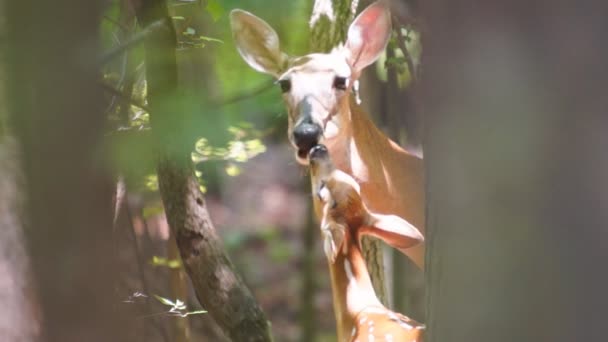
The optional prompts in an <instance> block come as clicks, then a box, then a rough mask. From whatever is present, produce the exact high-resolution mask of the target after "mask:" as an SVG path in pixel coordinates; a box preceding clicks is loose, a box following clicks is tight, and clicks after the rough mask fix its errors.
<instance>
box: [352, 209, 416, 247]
mask: <svg viewBox="0 0 608 342" xmlns="http://www.w3.org/2000/svg"><path fill="white" fill-rule="evenodd" d="M361 233H362V234H368V235H371V236H374V237H377V238H379V239H381V240H382V241H384V242H386V243H387V244H389V245H390V246H391V247H393V248H396V249H398V250H400V251H401V252H404V251H405V250H406V249H407V248H410V247H413V246H415V245H417V244H419V243H420V242H422V241H424V237H423V236H422V233H420V231H419V230H418V229H416V227H414V226H413V225H412V224H410V223H409V222H407V221H406V220H404V219H402V218H401V217H399V216H395V215H380V214H372V213H370V214H369V217H368V224H367V225H366V226H365V227H363V228H362V231H361Z"/></svg>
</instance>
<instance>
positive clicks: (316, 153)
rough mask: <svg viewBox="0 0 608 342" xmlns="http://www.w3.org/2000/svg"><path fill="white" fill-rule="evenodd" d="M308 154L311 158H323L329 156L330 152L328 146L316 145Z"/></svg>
mask: <svg viewBox="0 0 608 342" xmlns="http://www.w3.org/2000/svg"><path fill="white" fill-rule="evenodd" d="M308 155H309V158H310V159H311V160H313V159H322V158H326V157H327V156H329V152H328V151H327V147H325V145H316V146H314V147H313V148H311V149H310V152H309V153H308Z"/></svg>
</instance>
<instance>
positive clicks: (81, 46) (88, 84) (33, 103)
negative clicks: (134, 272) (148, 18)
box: [5, 0, 126, 342]
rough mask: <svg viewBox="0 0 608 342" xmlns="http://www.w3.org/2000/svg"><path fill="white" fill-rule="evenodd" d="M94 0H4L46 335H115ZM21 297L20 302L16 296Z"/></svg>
mask: <svg viewBox="0 0 608 342" xmlns="http://www.w3.org/2000/svg"><path fill="white" fill-rule="evenodd" d="M101 4H102V1H87V2H83V1H75V0H71V1H69V0H59V1H44V2H33V1H7V2H6V6H5V10H6V20H7V29H8V43H9V47H8V49H7V73H8V82H7V84H8V96H7V97H8V99H9V100H10V109H9V110H10V119H11V121H10V123H11V124H12V127H13V128H14V133H15V135H16V137H17V138H18V140H19V146H20V148H21V153H20V157H21V161H22V167H23V177H24V183H25V185H24V190H25V191H24V195H25V200H26V203H25V210H24V214H25V216H24V223H25V226H26V229H25V236H26V238H27V241H28V251H29V254H30V256H31V262H32V269H33V273H34V274H33V276H34V279H35V286H33V287H35V288H36V290H38V298H39V300H40V308H41V311H42V334H43V336H44V338H45V340H47V341H62V342H69V341H84V340H86V341H122V340H124V337H125V336H124V332H125V331H126V329H125V326H126V320H125V319H124V317H122V316H121V315H120V312H121V310H117V306H118V304H119V303H120V299H118V298H115V296H114V294H113V292H114V285H115V280H116V272H115V271H116V267H115V265H114V263H113V255H114V253H113V251H112V234H111V227H112V205H111V204H112V182H111V177H109V174H108V173H107V172H106V171H107V170H106V169H105V167H104V166H103V163H102V159H103V158H102V156H101V155H100V140H101V138H102V132H103V128H104V122H105V113H104V111H105V104H104V101H103V93H102V91H101V88H100V87H99V86H98V83H97V82H98V81H99V74H98V69H97V66H96V65H95V61H96V60H97V57H98V56H99V51H98V48H99V40H98V37H99V25H100V18H101V10H102V7H101ZM24 305H25V304H24Z"/></svg>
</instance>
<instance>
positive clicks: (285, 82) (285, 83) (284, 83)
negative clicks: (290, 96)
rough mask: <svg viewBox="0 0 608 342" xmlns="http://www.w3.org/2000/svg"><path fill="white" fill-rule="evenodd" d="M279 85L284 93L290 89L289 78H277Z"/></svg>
mask: <svg viewBox="0 0 608 342" xmlns="http://www.w3.org/2000/svg"><path fill="white" fill-rule="evenodd" d="M278 82H279V86H281V91H282V92H283V93H286V92H288V91H290V90H291V80H279V81H278Z"/></svg>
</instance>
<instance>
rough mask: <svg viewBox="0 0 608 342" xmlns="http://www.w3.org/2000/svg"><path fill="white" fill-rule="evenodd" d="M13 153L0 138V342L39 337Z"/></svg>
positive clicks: (10, 145)
mask: <svg viewBox="0 0 608 342" xmlns="http://www.w3.org/2000/svg"><path fill="white" fill-rule="evenodd" d="M0 87H1V86H0ZM1 97H2V96H1V95H0V98H1ZM0 106H1V105H0ZM2 109H4V108H0V110H2ZM15 150H16V144H15V142H14V141H12V139H11V138H8V137H1V136H0V274H1V275H2V276H0V340H3V341H15V342H21V341H34V340H36V339H37V338H38V337H39V335H40V308H39V307H38V301H37V296H36V293H35V287H34V285H33V282H32V274H31V265H30V258H29V256H28V255H27V251H26V247H25V237H24V236H23V235H24V232H23V223H22V220H21V217H20V214H21V211H22V210H21V209H22V208H21V205H22V202H23V201H22V198H21V197H22V196H21V195H20V194H19V190H21V189H20V188H19V186H18V184H23V181H22V180H21V179H20V177H19V172H20V169H19V167H18V158H17V156H16V151H15Z"/></svg>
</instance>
